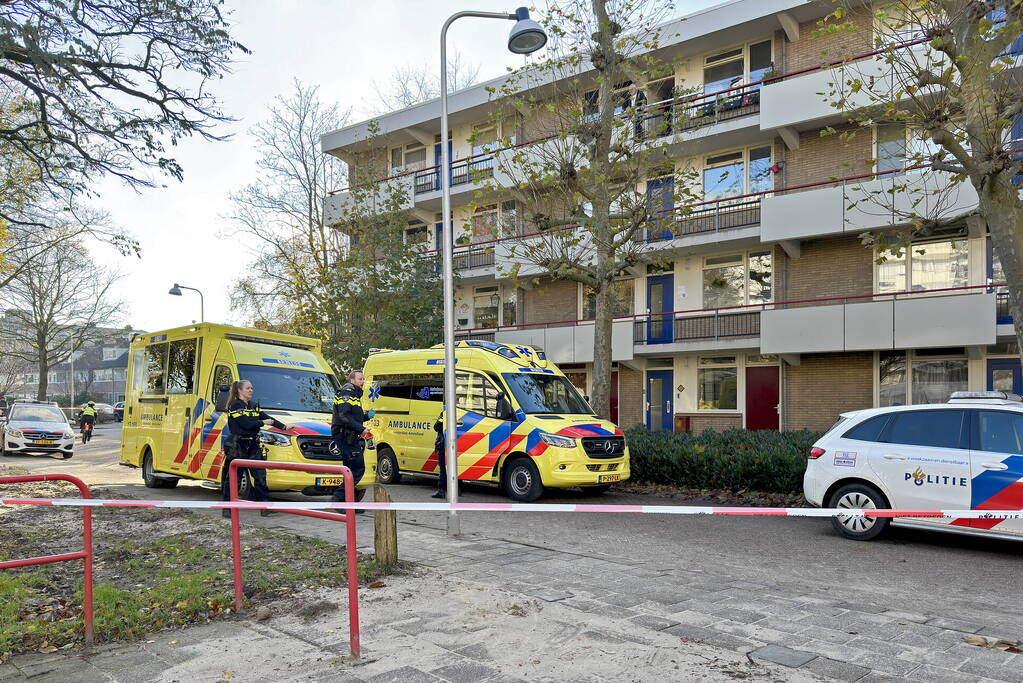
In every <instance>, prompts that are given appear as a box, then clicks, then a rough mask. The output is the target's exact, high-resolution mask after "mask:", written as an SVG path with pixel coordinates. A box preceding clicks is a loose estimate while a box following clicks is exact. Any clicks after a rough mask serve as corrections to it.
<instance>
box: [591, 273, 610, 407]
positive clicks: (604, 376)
mask: <svg viewBox="0 0 1023 683" xmlns="http://www.w3.org/2000/svg"><path fill="white" fill-rule="evenodd" d="M601 285H602V286H601V288H600V289H599V290H598V291H597V292H596V299H597V301H596V303H597V310H596V316H595V319H594V321H593V395H592V397H591V399H592V401H591V403H592V407H593V411H594V412H595V413H596V414H597V415H599V416H600V417H602V418H604V419H605V420H610V419H611V348H612V346H611V341H612V330H613V329H614V303H615V301H614V283H613V282H608V281H606V280H605V281H604V282H602V283H601Z"/></svg>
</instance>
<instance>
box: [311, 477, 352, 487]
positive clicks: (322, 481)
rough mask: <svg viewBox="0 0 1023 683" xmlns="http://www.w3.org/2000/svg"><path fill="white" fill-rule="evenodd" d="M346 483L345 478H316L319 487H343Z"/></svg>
mask: <svg viewBox="0 0 1023 683" xmlns="http://www.w3.org/2000/svg"><path fill="white" fill-rule="evenodd" d="M344 483H345V478H344V477H316V485H317V486H341V485H343V484H344Z"/></svg>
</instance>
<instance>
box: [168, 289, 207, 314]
mask: <svg viewBox="0 0 1023 683" xmlns="http://www.w3.org/2000/svg"><path fill="white" fill-rule="evenodd" d="M182 289H188V290H191V291H193V292H197V293H198V294H199V322H201V323H202V322H206V312H205V305H204V304H203V300H202V292H200V291H199V290H198V289H196V288H195V287H186V286H184V285H179V284H178V283H177V282H175V283H174V286H173V287H171V288H170V291H169V292H167V293H168V294H170V295H171V296H181V290H182Z"/></svg>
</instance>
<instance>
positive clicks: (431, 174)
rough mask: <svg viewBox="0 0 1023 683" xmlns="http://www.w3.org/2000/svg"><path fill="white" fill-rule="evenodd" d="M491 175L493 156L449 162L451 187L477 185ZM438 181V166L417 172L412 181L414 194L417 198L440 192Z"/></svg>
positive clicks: (487, 155) (473, 157)
mask: <svg viewBox="0 0 1023 683" xmlns="http://www.w3.org/2000/svg"><path fill="white" fill-rule="evenodd" d="M493 174H494V155H493V154H480V155H477V156H472V157H466V158H464V159H455V160H452V162H451V187H452V188H456V187H460V186H462V185H468V184H470V183H472V184H473V185H478V184H479V183H480V182H481V181H482V180H484V179H486V178H490V177H491V176H493ZM440 180H441V178H440V165H439V164H438V165H436V166H431V167H429V168H427V169H424V170H422V171H419V172H417V173H416V174H415V176H414V179H413V189H414V194H415V195H416V196H417V197H418V196H419V195H425V194H428V193H430V192H440Z"/></svg>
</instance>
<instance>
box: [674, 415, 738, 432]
mask: <svg viewBox="0 0 1023 683" xmlns="http://www.w3.org/2000/svg"><path fill="white" fill-rule="evenodd" d="M678 415H684V416H686V417H688V418H689V431H690V432H692V433H693V434H700V433H701V432H705V431H707V430H708V429H713V430H714V431H716V432H723V431H726V430H729V429H742V415H740V414H729V415H721V414H708V413H678Z"/></svg>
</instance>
